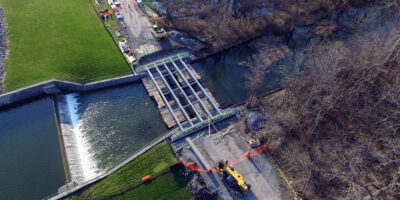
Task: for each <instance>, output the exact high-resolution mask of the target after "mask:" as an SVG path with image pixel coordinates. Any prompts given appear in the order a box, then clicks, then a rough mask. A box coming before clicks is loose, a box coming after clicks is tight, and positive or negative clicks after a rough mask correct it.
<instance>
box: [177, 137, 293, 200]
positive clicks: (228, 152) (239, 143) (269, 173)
mask: <svg viewBox="0 0 400 200" xmlns="http://www.w3.org/2000/svg"><path fill="white" fill-rule="evenodd" d="M218 135H219V134H218V133H217V134H212V135H211V137H209V136H203V137H199V138H198V139H196V140H194V141H193V143H194V144H195V145H196V147H197V149H198V151H200V153H201V154H202V155H201V156H197V155H196V152H195V151H193V149H192V148H183V149H182V150H181V151H180V152H179V155H180V156H181V157H182V158H183V159H186V160H188V161H194V162H196V163H197V164H198V165H199V167H203V168H205V166H202V164H201V163H204V162H208V163H207V165H209V166H216V165H217V163H218V162H219V161H221V160H228V161H233V160H236V159H237V158H239V157H240V156H242V155H244V154H245V153H246V152H247V151H249V146H248V145H247V143H246V142H245V141H244V140H243V139H242V138H240V137H239V135H238V134H237V132H235V131H233V133H230V134H228V135H226V136H225V137H224V138H223V139H222V140H221V141H220V142H219V143H218V144H215V142H214V139H215V138H216V137H217V136H218ZM200 159H205V161H204V160H203V161H200ZM233 167H234V168H235V170H237V171H238V172H239V173H241V174H242V175H243V177H244V179H245V181H246V183H248V184H250V185H251V189H250V190H249V192H248V193H247V194H246V196H244V197H243V198H242V197H238V196H237V192H236V190H234V189H232V188H230V187H229V186H228V185H227V184H226V183H224V182H223V181H222V179H221V178H220V177H219V175H218V174H216V173H200V174H201V176H202V177H203V179H204V181H205V183H206V184H207V187H208V188H209V189H210V190H211V191H216V192H217V193H218V194H219V195H220V197H222V199H235V200H236V199H252V200H254V199H266V200H278V199H287V197H286V196H287V195H285V194H281V191H282V188H281V187H280V186H279V182H278V181H277V180H276V177H275V173H274V171H273V169H272V167H271V165H270V164H269V163H268V161H266V160H265V159H264V158H263V157H262V156H261V155H256V156H254V157H252V158H250V159H248V160H244V161H243V162H240V163H239V164H236V165H235V166H233Z"/></svg>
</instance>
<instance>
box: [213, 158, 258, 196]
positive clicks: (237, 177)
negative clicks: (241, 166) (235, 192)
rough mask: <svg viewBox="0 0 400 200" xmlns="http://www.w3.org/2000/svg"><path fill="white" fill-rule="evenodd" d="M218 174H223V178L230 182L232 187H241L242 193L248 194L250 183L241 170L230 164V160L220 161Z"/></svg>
mask: <svg viewBox="0 0 400 200" xmlns="http://www.w3.org/2000/svg"><path fill="white" fill-rule="evenodd" d="M217 167H218V170H219V172H218V174H219V175H220V176H222V178H223V180H224V181H225V182H226V183H228V185H229V186H230V187H232V188H237V189H239V190H240V191H241V192H242V194H244V195H245V194H246V193H247V191H248V190H249V188H250V185H248V184H246V182H245V181H244V179H243V176H242V175H241V174H239V172H237V171H235V170H234V169H233V168H232V167H230V166H229V165H228V161H226V162H223V161H221V162H219V163H218V166H217Z"/></svg>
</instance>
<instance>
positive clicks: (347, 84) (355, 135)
mask: <svg viewBox="0 0 400 200" xmlns="http://www.w3.org/2000/svg"><path fill="white" fill-rule="evenodd" d="M304 52H307V53H297V54H296V59H295V60H296V63H297V65H296V67H295V68H296V69H297V71H298V73H297V74H296V75H297V76H296V77H292V78H291V79H290V80H288V82H287V85H286V86H285V92H283V93H282V95H279V96H277V97H274V98H269V99H266V101H265V102H263V105H266V106H264V116H265V125H264V126H265V127H264V129H263V130H262V131H261V132H259V134H260V135H262V137H263V139H265V140H266V141H269V143H270V146H269V147H270V151H269V152H268V154H269V156H271V157H272V158H273V159H274V161H275V162H276V164H277V165H278V166H279V167H280V168H281V169H282V170H283V172H284V173H285V174H286V175H287V176H289V178H290V179H291V180H292V181H293V184H292V186H293V187H294V189H295V190H296V191H297V192H298V193H299V194H300V196H303V197H305V198H306V199H364V198H366V199H400V67H399V64H400V29H399V27H398V26H396V27H395V28H392V30H391V31H389V32H387V31H386V30H385V31H377V32H375V33H374V34H372V33H370V34H368V35H365V34H355V36H354V37H353V38H350V39H349V40H348V41H347V42H346V43H344V42H332V43H325V44H321V43H318V44H314V45H311V47H310V48H309V49H307V51H304ZM300 66H301V69H302V70H299V68H300Z"/></svg>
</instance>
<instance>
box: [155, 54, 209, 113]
mask: <svg viewBox="0 0 400 200" xmlns="http://www.w3.org/2000/svg"><path fill="white" fill-rule="evenodd" d="M162 63H163V64H164V67H165V68H166V69H167V71H168V73H169V74H170V75H171V77H172V80H174V82H175V84H176V85H177V86H178V88H179V89H180V90H181V92H182V93H183V96H185V98H186V101H188V102H189V105H190V106H191V107H192V109H193V110H194V112H195V113H196V116H197V118H199V119H200V121H203V118H202V117H201V116H200V114H199V113H198V112H197V110H196V108H195V107H194V106H193V104H192V102H191V101H190V99H189V97H188V96H187V95H186V93H185V91H184V90H183V89H182V87H181V86H180V84H179V82H178V81H177V80H176V78H175V77H174V74H173V73H172V72H171V70H169V68H168V66H167V65H166V64H165V62H164V61H162Z"/></svg>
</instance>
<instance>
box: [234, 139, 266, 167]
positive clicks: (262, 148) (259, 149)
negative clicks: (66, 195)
mask: <svg viewBox="0 0 400 200" xmlns="http://www.w3.org/2000/svg"><path fill="white" fill-rule="evenodd" d="M266 149H267V145H266V144H264V145H262V146H260V147H257V148H255V149H253V150H251V151H248V152H247V153H245V154H244V155H243V156H240V157H239V158H238V159H236V160H234V161H231V162H229V163H228V164H229V166H234V165H236V164H239V163H241V162H243V161H244V160H246V159H248V158H251V157H253V156H256V155H258V154H260V153H262V152H263V151H265V150H266Z"/></svg>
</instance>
